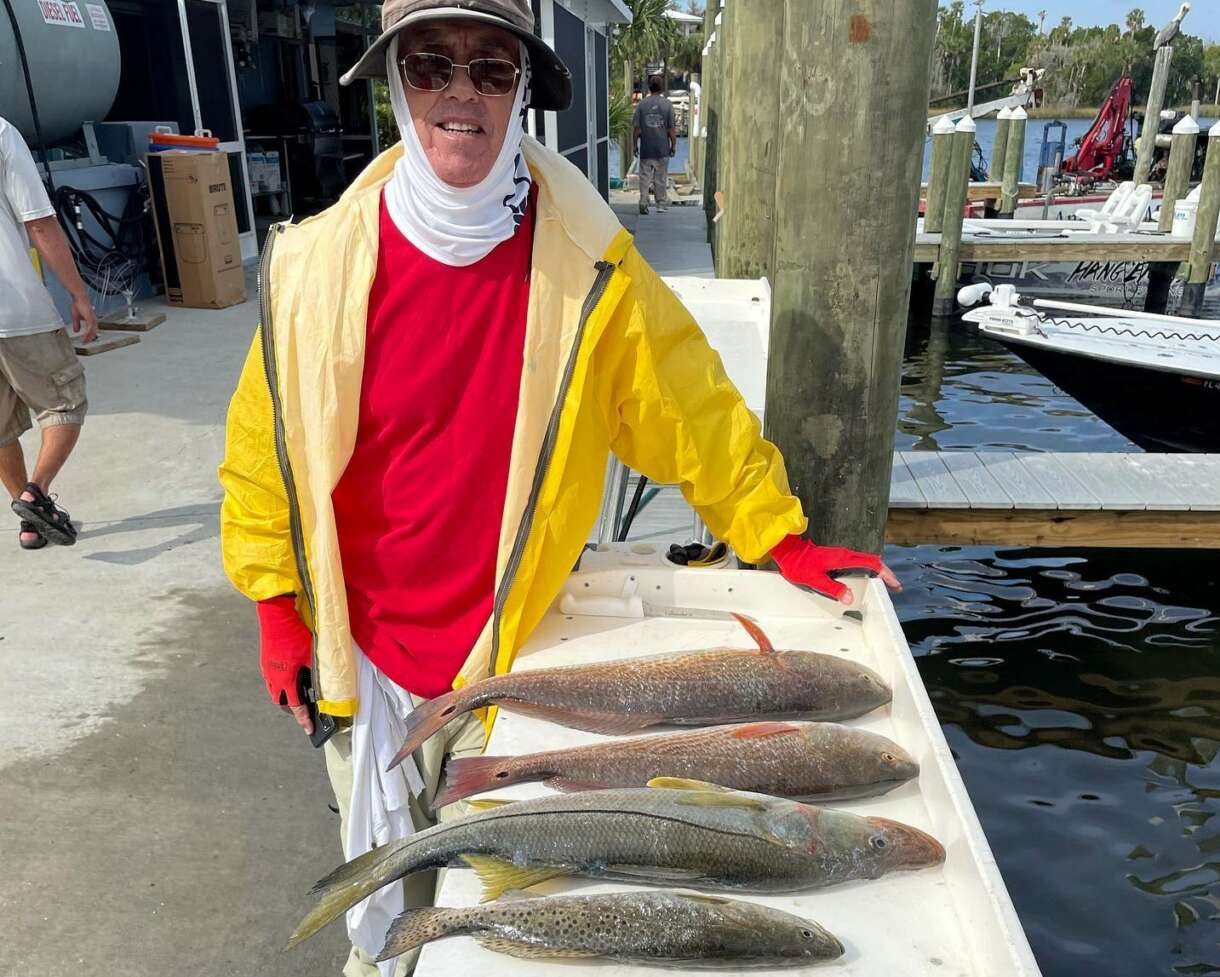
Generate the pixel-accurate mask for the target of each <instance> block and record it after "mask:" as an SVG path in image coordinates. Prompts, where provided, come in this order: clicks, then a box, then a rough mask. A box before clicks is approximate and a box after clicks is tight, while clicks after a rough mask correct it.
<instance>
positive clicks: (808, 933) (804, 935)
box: [801, 930, 813, 940]
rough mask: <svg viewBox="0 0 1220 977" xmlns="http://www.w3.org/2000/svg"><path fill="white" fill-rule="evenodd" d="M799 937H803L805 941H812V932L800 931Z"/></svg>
mask: <svg viewBox="0 0 1220 977" xmlns="http://www.w3.org/2000/svg"><path fill="white" fill-rule="evenodd" d="M801 936H803V937H805V939H807V940H812V939H813V930H801Z"/></svg>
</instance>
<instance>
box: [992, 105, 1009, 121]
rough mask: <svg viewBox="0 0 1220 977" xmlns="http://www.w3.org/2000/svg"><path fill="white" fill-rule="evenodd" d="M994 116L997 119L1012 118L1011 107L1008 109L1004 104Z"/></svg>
mask: <svg viewBox="0 0 1220 977" xmlns="http://www.w3.org/2000/svg"><path fill="white" fill-rule="evenodd" d="M995 117H996V119H997V120H998V119H1011V118H1012V109H1010V108H1009V107H1008V106H1007V105H1005V106H1004V107H1003V108H1002V109H1000V111H999V112H997V113H996V115H995Z"/></svg>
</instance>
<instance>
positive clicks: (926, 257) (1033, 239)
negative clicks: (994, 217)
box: [915, 219, 1220, 266]
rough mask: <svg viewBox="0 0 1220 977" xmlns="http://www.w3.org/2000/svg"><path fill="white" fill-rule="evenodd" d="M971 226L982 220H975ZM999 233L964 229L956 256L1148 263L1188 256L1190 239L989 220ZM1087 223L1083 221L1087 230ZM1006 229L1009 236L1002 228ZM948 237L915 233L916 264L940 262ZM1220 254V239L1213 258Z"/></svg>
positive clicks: (1183, 259) (989, 258) (1006, 259)
mask: <svg viewBox="0 0 1220 977" xmlns="http://www.w3.org/2000/svg"><path fill="white" fill-rule="evenodd" d="M970 223H971V224H972V225H975V224H980V223H983V222H982V221H976V220H973V219H972V220H971V221H970ZM988 223H994V224H995V225H996V229H995V231H990V230H988V231H986V232H977V231H963V233H962V238H961V246H960V250H959V252H958V257H959V258H960V260H961V261H1011V262H1022V261H1147V262H1150V263H1163V262H1183V261H1189V260H1190V248H1191V241H1190V238H1186V237H1173V236H1171V235H1169V234H1159V233H1156V232H1144V231H1131V232H1126V233H1119V234H1085V233H1078V234H1072V235H1070V236H1063V237H1050V236H1038V235H1033V234H1030V235H1020V234H1015V233H1013V227H1012V222H1011V221H994V222H988ZM1083 226H1084V225H1082V228H1083ZM1005 231H1007V234H1004V232H1005ZM943 237H944V235H942V234H929V233H926V232H923V231H920V232H918V233H917V234H916V235H915V264H916V266H918V265H930V264H935V263H938V262H939V261H940V253H941V244H942V241H943ZM1217 258H1220V242H1217V243H1216V245H1215V246H1214V247H1213V251H1212V260H1216V259H1217Z"/></svg>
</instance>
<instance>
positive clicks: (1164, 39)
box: [1152, 3, 1190, 51]
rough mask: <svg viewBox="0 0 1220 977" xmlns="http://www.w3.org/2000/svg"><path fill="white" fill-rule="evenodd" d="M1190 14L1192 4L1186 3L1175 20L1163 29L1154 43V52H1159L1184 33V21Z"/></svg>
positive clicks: (1174, 17) (1175, 15)
mask: <svg viewBox="0 0 1220 977" xmlns="http://www.w3.org/2000/svg"><path fill="white" fill-rule="evenodd" d="M1188 13H1190V4H1189V3H1184V4H1182V6H1181V7H1180V8H1179V9H1178V12H1177V13H1176V14H1174V15H1173V20H1171V21H1170V22H1169V23H1168V24H1166V25H1165V26H1164V27H1162V28H1161V30H1160V33H1158V34H1157V36H1156V40H1155V41H1153V42H1152V50H1154V51H1159V50H1160V49H1161V48H1163V47H1164V46H1165V45H1166V44H1170V43H1172V42H1173V40H1174V38H1176V37H1177V36H1178V34H1180V33H1181V31H1182V21H1183V20H1185V19H1186V15H1187V14H1188Z"/></svg>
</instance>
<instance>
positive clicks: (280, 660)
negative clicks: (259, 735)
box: [256, 594, 313, 706]
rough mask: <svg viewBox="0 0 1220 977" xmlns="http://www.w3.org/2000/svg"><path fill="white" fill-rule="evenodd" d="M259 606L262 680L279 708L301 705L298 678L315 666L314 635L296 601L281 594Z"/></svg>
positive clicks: (259, 655)
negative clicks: (306, 624)
mask: <svg viewBox="0 0 1220 977" xmlns="http://www.w3.org/2000/svg"><path fill="white" fill-rule="evenodd" d="M256 606H257V607H258V659H259V666H260V667H261V668H262V670H263V681H265V682H266V683H267V691H268V692H269V693H271V699H272V701H273V702H274V703H275V704H276V705H279V706H301V705H304V703H303V702H302V701H301V696H300V693H299V691H298V682H297V677H298V676H299V675H300V673H301V669H302V668H303V669H305V670H306V671H309V669H310V668H311V667H312V666H313V635H312V634H310V632H309V628H307V627H305V622H304V621H302V620H301V616H300V615H299V614H297V609H296V600H295V599H294V598H293V596H292V595H291V594H282V595H280V596H279V597H271V598H269V599H267V600H260V601H259V602H258V604H257V605H256Z"/></svg>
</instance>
